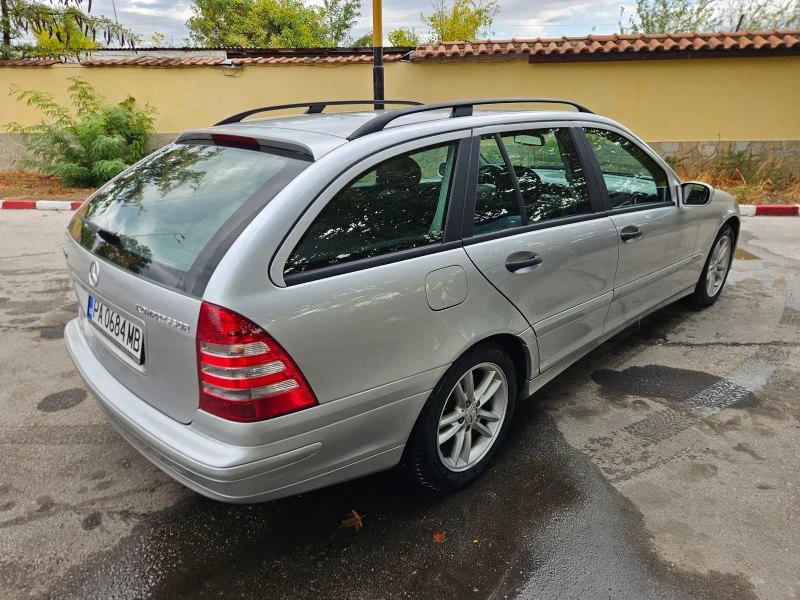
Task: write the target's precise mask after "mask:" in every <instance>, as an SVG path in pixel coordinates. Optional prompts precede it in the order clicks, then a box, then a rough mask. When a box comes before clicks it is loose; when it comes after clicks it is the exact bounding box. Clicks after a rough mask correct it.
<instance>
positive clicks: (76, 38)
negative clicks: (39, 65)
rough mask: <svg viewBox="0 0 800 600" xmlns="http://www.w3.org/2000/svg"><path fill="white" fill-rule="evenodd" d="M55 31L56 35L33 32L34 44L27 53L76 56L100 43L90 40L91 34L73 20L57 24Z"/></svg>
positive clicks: (95, 48)
mask: <svg viewBox="0 0 800 600" xmlns="http://www.w3.org/2000/svg"><path fill="white" fill-rule="evenodd" d="M56 31H57V32H58V35H52V36H51V35H50V33H49V32H48V31H40V32H39V33H35V34H34V37H35V38H36V46H34V47H33V48H32V49H31V50H30V51H29V54H31V55H35V56H42V57H44V56H64V55H69V56H76V57H77V56H81V55H82V54H85V53H87V52H91V51H92V50H97V49H98V48H99V47H100V44H98V43H97V42H93V41H92V38H91V36H89V35H86V34H84V33H83V31H82V30H80V29H78V24H77V23H75V22H74V21H68V22H67V23H66V24H65V25H58V26H57V30H56ZM67 32H69V35H67ZM67 39H69V40H70V41H69V45H67V43H66V41H67Z"/></svg>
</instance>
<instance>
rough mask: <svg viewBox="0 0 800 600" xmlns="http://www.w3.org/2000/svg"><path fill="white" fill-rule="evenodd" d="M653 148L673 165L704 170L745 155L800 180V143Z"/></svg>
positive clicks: (654, 145)
mask: <svg viewBox="0 0 800 600" xmlns="http://www.w3.org/2000/svg"><path fill="white" fill-rule="evenodd" d="M650 146H652V148H653V149H654V150H655V151H656V152H658V153H659V154H660V155H661V156H663V157H664V158H666V159H667V160H669V161H670V162H671V163H672V164H673V165H674V164H676V163H677V164H679V165H680V167H682V168H685V169H687V170H695V169H697V170H703V169H705V168H708V167H709V166H711V165H713V164H715V163H719V162H720V161H722V160H725V159H726V158H730V157H731V155H735V154H738V153H744V154H745V155H748V156H752V157H753V158H756V159H758V160H761V161H769V162H771V163H772V164H773V165H774V166H775V167H776V168H779V169H780V171H781V173H782V174H783V175H785V176H786V175H794V176H796V177H800V140H793V141H782V142H780V141H779V142H775V141H770V142H758V141H752V142H747V141H742V142H722V141H716V142H650Z"/></svg>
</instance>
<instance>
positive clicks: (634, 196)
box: [614, 192, 647, 208]
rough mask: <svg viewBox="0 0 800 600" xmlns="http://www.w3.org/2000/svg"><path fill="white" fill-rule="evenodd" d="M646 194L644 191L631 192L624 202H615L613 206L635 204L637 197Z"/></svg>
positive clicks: (642, 196)
mask: <svg viewBox="0 0 800 600" xmlns="http://www.w3.org/2000/svg"><path fill="white" fill-rule="evenodd" d="M646 196H647V194H645V193H644V192H633V193H632V194H631V195H630V196H628V199H627V200H625V202H623V203H621V204H617V205H616V206H615V207H614V208H622V207H623V206H636V204H638V203H637V202H636V200H637V199H638V198H644V197H646Z"/></svg>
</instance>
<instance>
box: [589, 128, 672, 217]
mask: <svg viewBox="0 0 800 600" xmlns="http://www.w3.org/2000/svg"><path fill="white" fill-rule="evenodd" d="M575 125H576V126H575V132H576V135H577V136H578V137H579V138H580V140H581V143H582V144H583V147H584V152H585V153H586V154H587V157H588V159H589V161H590V163H591V165H592V170H593V171H594V179H595V180H596V182H597V185H598V187H599V190H600V197H601V198H602V202H603V206H604V208H605V211H606V213H607V214H609V215H621V214H626V213H632V212H639V211H642V210H650V209H652V208H664V207H667V206H677V203H676V202H675V181H674V178H673V177H672V170H671V169H668V168H665V167H664V161H663V160H662V159H661V157H660V156H658V155H657V154H656V153H655V152H654V151H653V150H652V149H651V148H650V147H649V146H647V145H646V144H645V145H642V143H640V141H639V140H638V139H635V138H632V137H631V135H630V134H628V132H626V131H624V130H622V129H620V128H618V127H612V126H610V125H608V124H606V123H593V122H586V121H582V122H579V123H576V124H575ZM587 128H588V129H604V130H606V131H610V132H611V133H616V134H617V135H619V136H622V137H623V138H625V139H626V140H628V142H630V143H631V144H633V145H634V146H636V147H637V148H639V150H641V151H642V152H644V153H645V154H647V155H648V156H649V157H650V158H652V159H654V161H655V163H656V165H657V166H659V167H660V168H661V169H662V170H663V171H664V175H666V177H667V190H668V191H669V195H670V200H668V201H662V202H653V203H652V204H641V205H639V206H624V207H620V208H614V207H613V206H611V196H610V195H609V193H608V186H606V180H605V178H604V177H603V170H602V168H601V167H600V161H598V160H597V156H596V155H595V153H594V150H592V145H591V143H590V142H589V137H588V136H587V135H586V131H585V130H586V129H587Z"/></svg>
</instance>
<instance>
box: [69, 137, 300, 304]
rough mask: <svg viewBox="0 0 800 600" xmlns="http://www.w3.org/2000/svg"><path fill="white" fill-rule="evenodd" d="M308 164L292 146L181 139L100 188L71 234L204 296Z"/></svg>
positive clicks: (125, 264) (111, 257) (118, 261)
mask: <svg viewBox="0 0 800 600" xmlns="http://www.w3.org/2000/svg"><path fill="white" fill-rule="evenodd" d="M309 164H310V159H309V158H308V157H305V156H304V155H301V154H297V153H293V152H282V151H279V150H271V151H270V152H256V151H253V150H242V149H238V148H229V147H218V146H208V145H190V144H176V145H174V146H171V147H169V148H167V149H166V150H164V151H162V152H157V153H155V154H153V155H151V156H150V157H149V158H147V159H145V160H144V161H143V162H142V163H140V164H139V165H137V166H136V167H134V168H133V169H132V170H130V171H128V172H127V173H124V174H123V175H121V176H119V177H117V178H116V179H114V180H112V181H111V182H109V183H108V184H107V185H106V186H105V187H103V188H102V189H101V190H100V191H99V192H97V194H95V195H94V197H92V198H91V200H90V201H89V202H87V203H86V204H84V206H83V207H81V209H80V210H79V211H78V214H77V215H76V216H75V218H73V220H72V221H71V223H70V233H71V235H72V237H73V238H75V239H76V240H77V241H78V242H79V243H80V244H81V245H82V246H83V247H84V248H87V249H88V250H90V251H91V252H92V253H94V254H95V255H97V256H99V257H100V258H103V259H104V260H106V261H108V262H111V263H113V264H115V265H117V266H118V267H121V268H123V269H125V270H127V271H129V272H131V273H134V274H136V275H138V276H140V277H142V278H144V279H147V280H150V281H152V282H154V283H158V284H160V285H163V286H166V287H170V288H173V289H175V290H177V291H180V292H183V293H187V294H189V295H193V296H197V297H200V296H202V294H203V292H204V290H205V286H206V284H207V283H208V280H209V278H210V277H211V274H212V273H213V271H214V268H215V267H216V265H217V264H218V263H219V260H220V259H221V258H222V256H223V255H224V254H225V252H226V251H227V250H228V248H230V246H231V244H232V243H233V242H234V240H235V239H236V238H237V237H238V235H239V233H241V231H242V230H243V229H244V228H245V227H246V226H247V224H248V223H249V222H250V221H251V220H252V218H253V217H254V216H255V215H256V213H257V212H258V211H259V210H260V209H261V208H263V207H264V206H265V205H266V204H267V203H268V202H269V201H270V200H271V199H272V198H273V197H274V196H275V195H276V194H277V193H278V192H279V191H280V190H282V189H283V188H284V187H285V186H286V185H287V184H288V183H289V182H290V181H291V180H293V179H294V178H295V177H297V175H298V174H299V173H300V172H301V171H303V170H304V169H305V168H306V167H307V166H308V165H309Z"/></svg>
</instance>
